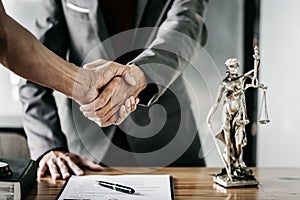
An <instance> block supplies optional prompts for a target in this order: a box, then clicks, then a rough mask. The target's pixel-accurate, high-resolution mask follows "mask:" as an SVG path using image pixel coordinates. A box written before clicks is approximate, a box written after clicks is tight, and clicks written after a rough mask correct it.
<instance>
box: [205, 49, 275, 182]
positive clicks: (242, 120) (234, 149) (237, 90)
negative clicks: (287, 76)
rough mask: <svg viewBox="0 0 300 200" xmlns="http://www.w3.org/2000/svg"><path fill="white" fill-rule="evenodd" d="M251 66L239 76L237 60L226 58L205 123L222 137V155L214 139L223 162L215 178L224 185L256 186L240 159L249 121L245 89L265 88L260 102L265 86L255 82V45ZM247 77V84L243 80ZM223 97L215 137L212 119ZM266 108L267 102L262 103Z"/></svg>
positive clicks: (257, 53)
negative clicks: (219, 120)
mask: <svg viewBox="0 0 300 200" xmlns="http://www.w3.org/2000/svg"><path fill="white" fill-rule="evenodd" d="M253 57H254V69H252V70H250V71H249V72H247V73H245V74H243V75H240V76H239V75H238V67H239V61H238V59H236V58H229V59H227V60H226V62H225V66H226V77H225V78H224V79H223V81H222V82H221V83H220V86H219V89H218V93H217V98H216V103H215V104H214V105H213V106H212V107H211V109H210V111H209V113H208V116H207V124H208V127H209V129H210V131H211V133H212V134H213V135H214V138H215V137H216V138H217V139H219V140H221V141H222V142H224V144H225V150H224V153H223V154H222V153H221V151H220V148H219V145H218V142H217V140H216V138H215V143H216V146H217V149H218V152H219V154H220V157H221V159H222V162H223V164H224V169H223V170H222V172H220V173H219V174H216V175H215V177H214V181H215V182H216V183H218V184H220V185H222V186H224V187H235V186H246V185H257V184H258V182H257V180H256V179H255V178H254V176H253V175H252V170H251V169H249V168H247V166H246V165H245V163H244V162H243V161H242V160H241V153H242V149H243V147H244V146H245V145H246V144H247V138H246V133H245V125H246V124H248V123H249V120H248V118H247V109H246V102H245V92H246V90H247V89H248V88H250V87H251V88H260V89H262V90H263V91H264V96H263V101H264V102H262V103H266V102H265V100H266V97H265V95H266V89H267V86H265V85H263V84H259V83H258V79H257V71H258V67H259V64H260V57H259V52H258V47H257V46H255V48H254V55H253ZM246 80H250V81H248V82H249V83H246ZM222 97H224V104H223V116H222V124H223V125H222V128H221V131H220V132H219V133H218V134H217V135H216V136H215V134H214V133H213V131H212V125H211V118H212V115H213V114H214V113H215V112H216V110H217V108H218V107H219V105H220V103H221V100H222ZM265 108H266V105H265ZM265 115H266V116H265V117H266V118H265V119H264V120H260V121H259V122H260V123H268V122H269V119H268V116H267V112H266V110H265Z"/></svg>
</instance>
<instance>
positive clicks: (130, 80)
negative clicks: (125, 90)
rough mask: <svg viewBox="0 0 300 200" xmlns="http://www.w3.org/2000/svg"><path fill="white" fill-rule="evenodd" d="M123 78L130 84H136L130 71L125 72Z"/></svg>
mask: <svg viewBox="0 0 300 200" xmlns="http://www.w3.org/2000/svg"><path fill="white" fill-rule="evenodd" d="M123 78H124V80H125V82H126V83H127V84H129V85H131V86H136V81H135V79H134V77H133V75H132V73H131V72H126V73H125V75H124V76H123Z"/></svg>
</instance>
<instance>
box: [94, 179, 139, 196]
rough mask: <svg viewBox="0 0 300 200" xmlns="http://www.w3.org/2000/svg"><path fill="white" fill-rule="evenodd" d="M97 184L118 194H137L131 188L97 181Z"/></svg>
mask: <svg viewBox="0 0 300 200" xmlns="http://www.w3.org/2000/svg"><path fill="white" fill-rule="evenodd" d="M97 183H98V184H99V185H101V186H102V187H106V188H109V189H112V190H116V191H118V192H123V193H126V194H134V193H135V190H134V189H133V188H131V187H128V186H124V185H119V184H116V183H109V182H106V181H97Z"/></svg>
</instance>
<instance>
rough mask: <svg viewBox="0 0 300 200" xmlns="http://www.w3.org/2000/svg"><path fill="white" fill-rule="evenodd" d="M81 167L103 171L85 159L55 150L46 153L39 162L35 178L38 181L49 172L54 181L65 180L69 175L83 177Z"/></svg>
mask: <svg viewBox="0 0 300 200" xmlns="http://www.w3.org/2000/svg"><path fill="white" fill-rule="evenodd" d="M81 167H87V168H88V169H91V170H96V171H101V170H102V169H103V168H102V167H101V166H100V165H98V164H96V163H94V162H93V161H91V160H89V159H87V158H83V157H81V156H78V155H75V154H72V153H68V152H64V151H59V150H55V151H50V152H48V153H47V154H45V155H44V156H43V158H42V159H41V160H40V162H39V169H38V172H37V176H38V179H40V178H41V177H43V176H45V175H46V173H47V172H49V173H50V175H51V178H52V180H54V181H55V180H57V179H60V178H62V179H67V178H69V177H70V176H71V174H75V175H78V176H80V175H83V174H84V171H83V170H82V169H81Z"/></svg>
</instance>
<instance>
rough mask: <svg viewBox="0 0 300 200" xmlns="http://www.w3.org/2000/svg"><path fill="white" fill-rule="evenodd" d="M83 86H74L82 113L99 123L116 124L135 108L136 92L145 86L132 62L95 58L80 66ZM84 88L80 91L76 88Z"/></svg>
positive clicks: (102, 124)
mask: <svg viewBox="0 0 300 200" xmlns="http://www.w3.org/2000/svg"><path fill="white" fill-rule="evenodd" d="M79 76H84V78H83V79H84V80H85V86H84V87H76V84H75V86H74V94H75V96H76V98H74V99H75V100H77V101H78V102H79V103H80V104H81V107H80V110H81V111H82V112H83V114H84V116H85V117H87V118H88V119H90V120H92V121H94V122H95V123H97V124H98V125H99V126H101V127H105V126H109V125H113V124H115V125H119V124H120V123H121V122H122V121H123V120H124V119H125V118H126V117H127V116H128V115H129V113H131V112H133V111H134V110H135V109H136V105H137V104H138V102H139V99H138V98H137V96H138V94H139V93H140V92H141V91H142V90H143V89H144V88H145V87H146V78H145V76H144V73H143V71H142V70H141V69H140V68H139V67H138V66H136V65H134V64H133V65H131V66H128V65H122V64H119V63H116V62H113V61H107V60H103V59H100V60H96V61H94V62H92V63H88V64H86V65H84V66H83V69H82V71H81V72H80V73H79ZM80 88H84V89H83V91H78V90H79V89H80Z"/></svg>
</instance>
